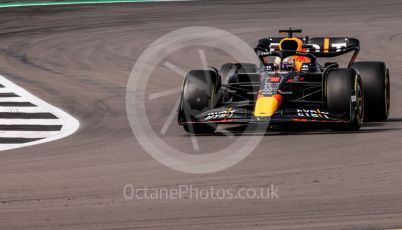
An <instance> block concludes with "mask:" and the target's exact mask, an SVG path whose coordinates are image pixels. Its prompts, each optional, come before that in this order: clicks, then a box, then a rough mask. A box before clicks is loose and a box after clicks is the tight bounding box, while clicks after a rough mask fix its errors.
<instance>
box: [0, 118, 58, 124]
mask: <svg viewBox="0 0 402 230" xmlns="http://www.w3.org/2000/svg"><path fill="white" fill-rule="evenodd" d="M63 124H64V122H63V121H62V120H60V119H6V118H1V119H0V125H63Z"/></svg>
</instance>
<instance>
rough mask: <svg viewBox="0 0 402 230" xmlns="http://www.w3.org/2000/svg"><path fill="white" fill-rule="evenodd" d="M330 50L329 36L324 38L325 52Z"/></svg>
mask: <svg viewBox="0 0 402 230" xmlns="http://www.w3.org/2000/svg"><path fill="white" fill-rule="evenodd" d="M328 51H329V38H324V53H328Z"/></svg>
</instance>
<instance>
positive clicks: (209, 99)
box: [178, 28, 390, 134]
mask: <svg viewBox="0 0 402 230" xmlns="http://www.w3.org/2000/svg"><path fill="white" fill-rule="evenodd" d="M279 32H280V33H287V35H288V36H286V37H268V38H263V39H261V40H259V42H258V45H257V47H256V48H255V52H256V55H257V56H258V57H259V59H260V61H261V63H260V66H257V65H255V64H251V63H226V64H224V65H222V67H221V68H220V70H217V69H216V68H213V67H212V68H211V69H209V70H192V71H190V72H189V73H188V74H187V76H186V78H185V80H184V83H183V90H182V94H181V101H180V106H179V110H178V123H179V124H180V125H182V126H183V127H184V129H185V130H186V131H187V132H189V133H193V134H208V133H213V132H215V130H216V129H217V126H218V124H257V125H258V124H269V127H271V126H272V125H275V124H279V125H280V124H289V123H320V124H324V123H325V124H327V125H329V127H330V128H332V129H333V130H344V131H353V130H359V129H360V127H361V125H362V123H363V121H368V122H369V121H385V120H387V118H388V115H389V109H390V76H389V70H388V67H387V65H386V64H385V63H384V62H380V61H370V62H366V61H364V62H355V60H356V58H357V55H358V53H359V50H360V43H359V40H358V39H355V38H349V37H315V38H309V37H295V36H293V34H294V33H301V32H302V31H301V30H292V29H291V28H290V29H289V30H280V31H279ZM346 53H352V57H351V59H350V61H349V63H348V65H347V66H346V67H340V66H339V64H338V63H337V62H326V63H324V64H321V63H318V61H317V58H332V57H337V56H340V55H343V54H346Z"/></svg>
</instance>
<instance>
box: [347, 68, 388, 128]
mask: <svg viewBox="0 0 402 230" xmlns="http://www.w3.org/2000/svg"><path fill="white" fill-rule="evenodd" d="M352 67H353V68H354V69H356V70H357V71H358V72H359V73H360V76H361V78H362V81H363V91H364V99H365V102H364V108H365V111H364V112H365V120H366V121H385V120H387V119H388V116H389V109H390V99H391V92H390V79H389V70H388V67H387V66H386V65H385V63H384V62H376V61H372V62H356V63H354V64H353V66H352Z"/></svg>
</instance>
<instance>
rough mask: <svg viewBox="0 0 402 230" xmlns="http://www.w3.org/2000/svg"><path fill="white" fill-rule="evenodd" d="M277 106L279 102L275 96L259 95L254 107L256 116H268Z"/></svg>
mask: <svg viewBox="0 0 402 230" xmlns="http://www.w3.org/2000/svg"><path fill="white" fill-rule="evenodd" d="M278 107H279V102H278V100H277V99H276V98H275V97H264V96H261V97H259V98H258V99H257V102H256V104H255V109H254V116H256V117H270V116H272V115H274V113H275V112H276V110H277V109H278Z"/></svg>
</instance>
